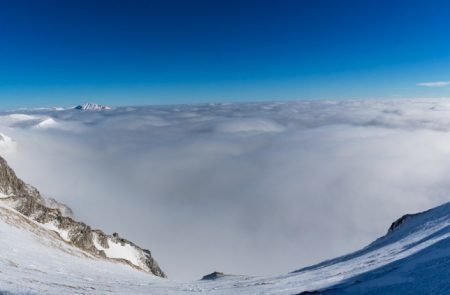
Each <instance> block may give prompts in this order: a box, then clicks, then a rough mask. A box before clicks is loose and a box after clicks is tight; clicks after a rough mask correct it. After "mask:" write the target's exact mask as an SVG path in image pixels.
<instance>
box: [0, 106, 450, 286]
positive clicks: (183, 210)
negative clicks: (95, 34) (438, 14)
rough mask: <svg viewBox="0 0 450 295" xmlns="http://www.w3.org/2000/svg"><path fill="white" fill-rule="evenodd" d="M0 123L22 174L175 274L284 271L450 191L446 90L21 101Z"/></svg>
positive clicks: (7, 150)
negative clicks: (138, 103) (112, 103)
mask: <svg viewBox="0 0 450 295" xmlns="http://www.w3.org/2000/svg"><path fill="white" fill-rule="evenodd" d="M0 132H1V133H2V134H3V135H4V136H3V137H4V139H6V141H5V140H3V141H1V140H0V153H1V154H2V155H3V156H4V157H5V158H6V159H7V160H8V161H9V162H10V164H11V165H12V167H13V168H14V169H15V170H16V172H17V174H18V175H19V176H20V177H21V178H23V179H24V180H25V181H27V182H29V183H31V184H32V185H34V186H36V187H37V188H38V189H40V191H41V192H42V193H43V194H44V195H46V196H49V197H53V198H56V199H57V200H59V201H62V202H65V203H66V204H68V205H69V206H70V207H72V209H73V210H74V212H75V215H76V217H77V218H78V219H80V220H83V221H85V222H87V223H89V224H91V225H93V226H94V227H98V228H102V229H104V230H106V231H107V232H110V233H112V232H118V233H119V234H120V235H121V236H123V237H126V238H128V239H130V240H132V241H135V242H136V243H137V244H139V245H141V246H143V247H146V248H149V249H150V250H151V251H152V253H153V254H154V256H155V258H156V259H157V261H158V262H159V263H160V265H161V267H162V268H163V269H164V270H165V271H166V272H167V273H168V275H169V277H171V278H174V279H183V280H184V279H197V278H200V277H201V276H202V275H205V274H207V273H209V272H212V271H216V270H217V271H222V272H226V273H233V274H253V275H270V274H282V273H287V272H289V271H293V270H295V269H298V268H300V267H302V266H306V265H308V264H311V263H315V262H319V261H321V260H323V259H327V258H332V257H334V256H337V255H341V254H345V253H347V252H349V251H353V250H356V249H358V248H360V247H362V246H364V245H366V244H367V243H369V242H371V241H372V240H374V239H375V238H377V237H379V236H381V235H383V234H385V233H386V231H387V228H388V227H389V225H390V224H391V223H392V222H393V221H394V220H395V219H397V218H399V217H400V216H402V215H404V214H406V213H411V212H417V211H421V210H425V209H428V208H430V207H433V206H435V205H438V204H441V203H444V202H447V201H448V200H449V199H450V100H445V99H430V100H396V101H387V100H355V101H301V102H274V103H233V104H203V105H174V106H151V107H121V108H115V109H113V110H106V111H77V110H59V109H55V110H52V109H41V110H18V111H17V110H16V111H9V112H7V111H4V112H1V113H0ZM6 136H8V137H9V138H11V139H12V141H9V139H8V137H6Z"/></svg>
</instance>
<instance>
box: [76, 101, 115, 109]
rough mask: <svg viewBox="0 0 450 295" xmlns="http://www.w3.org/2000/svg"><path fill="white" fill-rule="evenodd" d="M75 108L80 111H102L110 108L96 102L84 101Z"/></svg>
mask: <svg viewBox="0 0 450 295" xmlns="http://www.w3.org/2000/svg"><path fill="white" fill-rule="evenodd" d="M74 109H75V110H81V111H104V110H110V109H111V107H108V106H105V105H101V104H97V103H85V104H80V105H77V106H76V107H74Z"/></svg>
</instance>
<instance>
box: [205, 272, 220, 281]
mask: <svg viewBox="0 0 450 295" xmlns="http://www.w3.org/2000/svg"><path fill="white" fill-rule="evenodd" d="M224 276H225V274H224V273H223V272H220V271H215V272H212V273H210V274H207V275H206V276H203V277H202V281H210V280H217V279H219V278H221V277H224Z"/></svg>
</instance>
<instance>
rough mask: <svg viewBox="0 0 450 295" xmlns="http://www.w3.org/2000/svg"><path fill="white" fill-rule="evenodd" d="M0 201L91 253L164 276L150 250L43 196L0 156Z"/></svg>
mask: <svg viewBox="0 0 450 295" xmlns="http://www.w3.org/2000/svg"><path fill="white" fill-rule="evenodd" d="M0 198H1V199H0V204H2V205H4V206H8V207H10V208H11V209H14V210H16V211H17V212H19V213H21V214H23V215H24V216H26V217H28V218H29V219H30V220H33V221H36V222H38V223H39V224H40V225H41V226H43V227H45V228H48V229H50V230H53V231H55V232H56V233H58V234H59V236H60V237H61V238H62V239H63V240H64V241H66V242H68V243H70V244H71V245H74V246H75V247H77V248H79V249H81V250H83V251H85V252H87V253H89V254H90V255H93V256H96V257H100V258H105V259H113V260H116V261H120V262H123V263H126V264H129V265H130V266H132V267H135V268H137V269H140V270H142V271H145V272H149V273H152V274H154V275H156V276H159V277H165V274H164V272H163V271H162V270H161V269H160V268H159V266H158V264H157V262H156V261H155V260H154V259H153V257H152V255H151V253H150V251H148V250H144V249H142V248H140V247H139V246H137V245H135V244H134V243H132V242H130V241H128V240H126V239H123V238H120V237H119V236H118V234H117V233H114V234H113V235H107V234H105V233H104V232H102V231H101V230H97V229H92V228H91V227H90V226H89V225H87V224H85V223H83V222H79V221H76V220H74V219H73V218H72V212H71V210H70V208H69V207H67V206H66V205H64V204H61V203H59V202H57V201H56V200H54V199H48V200H45V199H44V198H43V197H42V196H41V195H40V193H39V191H38V190H37V189H36V188H34V187H32V186H30V185H28V184H25V183H24V182H23V181H22V180H21V179H19V178H18V177H17V176H16V174H15V173H14V171H13V170H12V169H11V168H10V167H9V166H8V164H7V163H6V161H5V160H4V159H3V158H1V157H0Z"/></svg>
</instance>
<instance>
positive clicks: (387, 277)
mask: <svg viewBox="0 0 450 295" xmlns="http://www.w3.org/2000/svg"><path fill="white" fill-rule="evenodd" d="M400 221H401V222H398V224H396V227H395V228H394V229H393V230H391V231H390V232H389V233H388V234H387V235H386V236H384V237H382V238H380V239H378V240H377V241H375V242H374V243H372V244H370V245H369V246H367V247H366V248H364V249H362V250H360V251H357V252H355V253H352V254H349V255H346V256H343V257H339V258H336V259H333V260H330V261H326V262H324V263H321V264H318V265H315V266H312V267H308V268H305V269H302V270H299V271H296V272H293V273H290V274H286V275H281V276H276V277H249V276H231V275H230V276H223V277H220V278H218V279H216V280H205V281H194V282H187V283H186V282H175V281H170V280H168V279H162V278H158V277H155V276H152V275H149V274H146V273H144V272H141V271H138V270H135V269H132V268H130V267H127V266H126V265H123V264H119V263H114V262H111V261H105V260H102V259H99V258H97V257H93V256H92V255H89V254H88V253H85V252H83V251H81V250H79V249H77V248H75V247H72V246H71V245H70V244H69V243H66V242H65V241H64V240H63V239H62V238H61V237H60V236H59V235H58V234H56V233H55V232H54V231H52V229H51V227H48V226H46V225H41V224H38V223H36V222H34V221H31V220H30V219H28V218H27V217H25V216H23V215H22V214H20V213H18V212H16V211H14V210H11V209H9V208H5V207H0V237H1V239H0V249H4V250H3V251H0V291H7V292H13V293H18V292H29V293H27V294H41V293H45V294H73V293H84V294H104V293H113V294H185V293H189V294H193V293H201V292H206V293H211V294H298V293H301V292H303V291H321V292H323V293H325V294H340V293H355V294H361V293H363V294H364V293H374V294H388V293H390V294H414V293H417V292H419V293H431V292H433V293H435V294H445V293H446V292H448V290H449V286H450V282H448V278H449V275H450V268H449V266H450V265H449V264H450V239H449V236H450V231H449V224H450V203H447V204H444V205H442V206H440V207H437V208H434V209H432V210H429V211H427V212H424V213H421V214H418V215H413V216H410V217H407V218H403V219H401V220H400ZM5 249H7V250H5ZM299 251H301V249H299ZM218 255H220V254H218Z"/></svg>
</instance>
